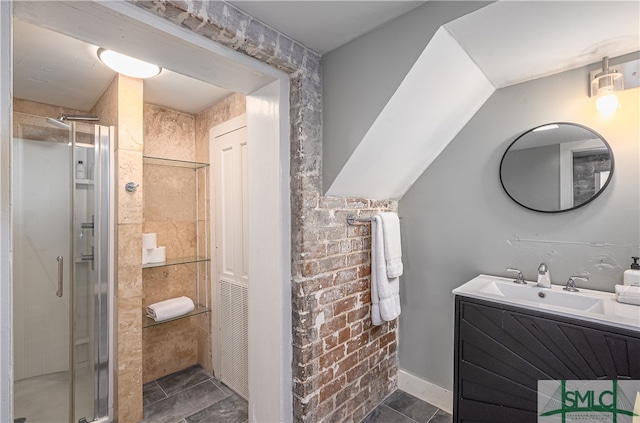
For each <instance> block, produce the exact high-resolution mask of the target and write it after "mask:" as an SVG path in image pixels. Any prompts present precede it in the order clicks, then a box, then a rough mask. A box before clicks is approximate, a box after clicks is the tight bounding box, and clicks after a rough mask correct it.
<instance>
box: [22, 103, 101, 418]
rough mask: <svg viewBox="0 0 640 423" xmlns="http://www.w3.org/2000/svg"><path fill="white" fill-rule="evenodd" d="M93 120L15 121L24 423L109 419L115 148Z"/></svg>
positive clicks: (25, 118) (24, 116)
mask: <svg viewBox="0 0 640 423" xmlns="http://www.w3.org/2000/svg"><path fill="white" fill-rule="evenodd" d="M88 120H95V117H91V116H65V117H64V118H62V119H51V118H44V117H40V116H35V115H29V114H24V113H15V115H14V121H15V125H14V128H15V131H14V137H15V138H14V140H13V146H12V147H13V159H12V221H13V224H12V231H13V233H12V242H13V310H14V312H13V321H14V329H13V340H14V342H13V345H14V351H13V366H14V407H13V410H14V412H13V415H14V422H16V423H18V422H24V421H26V423H36V422H43V423H44V422H46V423H57V422H61V423H67V422H83V421H87V422H90V421H94V420H99V419H101V418H103V417H106V416H108V413H109V407H110V405H109V366H108V363H109V336H110V334H109V331H108V328H109V314H110V313H109V303H108V293H109V287H110V285H111V282H110V279H111V277H112V275H111V273H112V272H111V264H110V263H111V262H112V259H111V256H112V254H111V252H110V249H111V248H112V247H111V246H112V240H111V237H112V232H113V231H112V230H110V228H112V227H113V224H112V222H111V220H112V219H113V216H112V212H111V204H112V201H111V197H112V194H111V187H110V181H111V180H112V178H111V161H110V158H111V156H112V155H111V148H112V147H111V145H112V142H111V139H112V138H113V131H114V129H113V127H106V126H100V125H93V124H89V123H87V122H86V121H88Z"/></svg>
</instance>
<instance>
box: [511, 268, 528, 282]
mask: <svg viewBox="0 0 640 423" xmlns="http://www.w3.org/2000/svg"><path fill="white" fill-rule="evenodd" d="M507 272H518V276H516V279H515V280H514V281H513V283H520V284H524V285H526V284H527V282H526V281H525V280H524V276H523V275H522V272H521V271H520V269H516V268H514V267H507Z"/></svg>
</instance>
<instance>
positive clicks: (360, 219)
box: [347, 214, 373, 225]
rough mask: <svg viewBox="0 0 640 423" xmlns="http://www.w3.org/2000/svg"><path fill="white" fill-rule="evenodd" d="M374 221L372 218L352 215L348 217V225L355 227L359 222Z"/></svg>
mask: <svg viewBox="0 0 640 423" xmlns="http://www.w3.org/2000/svg"><path fill="white" fill-rule="evenodd" d="M372 219H373V218H372V217H355V216H354V215H352V214H350V215H347V223H348V224H349V225H355V224H356V223H357V222H371V220H372Z"/></svg>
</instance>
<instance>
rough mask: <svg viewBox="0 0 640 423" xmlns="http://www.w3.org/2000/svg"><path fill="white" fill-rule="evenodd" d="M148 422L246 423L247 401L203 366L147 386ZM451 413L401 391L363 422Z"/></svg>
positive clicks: (441, 419)
mask: <svg viewBox="0 0 640 423" xmlns="http://www.w3.org/2000/svg"><path fill="white" fill-rule="evenodd" d="M143 402H144V422H148V423H213V422H215V423H246V422H247V421H248V413H247V401H246V400H245V399H244V398H242V397H241V396H239V395H238V394H236V393H235V392H233V391H232V390H231V389H229V388H227V387H226V386H225V385H224V384H223V383H221V382H220V381H219V380H217V379H216V378H214V377H212V376H210V375H209V374H207V373H206V372H205V371H204V369H202V367H200V366H192V367H189V368H187V369H184V370H180V371H178V372H175V373H172V374H170V375H168V376H165V377H162V378H160V379H157V380H154V381H153V382H149V383H147V384H145V385H144V391H143ZM451 422H452V417H451V414H449V413H447V412H445V411H443V410H441V409H439V408H438V407H436V406H434V405H431V404H429V403H427V402H424V401H422V400H420V399H418V398H416V397H414V396H412V395H409V394H407V393H406V392H403V391H400V390H397V391H395V392H394V393H393V394H391V395H390V396H389V397H387V399H385V400H384V401H383V403H382V404H380V405H379V406H378V407H376V409H375V410H373V411H372V412H371V413H369V415H368V416H367V417H365V418H364V419H363V420H362V422H361V423H451Z"/></svg>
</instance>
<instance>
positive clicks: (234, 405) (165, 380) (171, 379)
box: [143, 366, 248, 423]
mask: <svg viewBox="0 0 640 423" xmlns="http://www.w3.org/2000/svg"><path fill="white" fill-rule="evenodd" d="M143 404H144V420H143V421H144V422H149V423H204V422H206V423H211V422H216V423H245V422H247V419H248V413H247V401H245V399H244V398H242V397H241V396H239V395H238V394H236V393H235V392H233V391H232V390H231V389H229V388H227V387H226V386H224V384H222V383H221V382H220V381H218V380H217V379H216V378H214V377H211V376H210V375H209V374H207V373H206V372H205V371H204V369H202V367H200V366H192V367H189V368H187V369H184V370H180V371H178V372H175V373H172V374H170V375H168V376H165V377H161V378H160V379H157V380H154V381H153V382H149V383H146V384H145V385H144V388H143Z"/></svg>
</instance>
